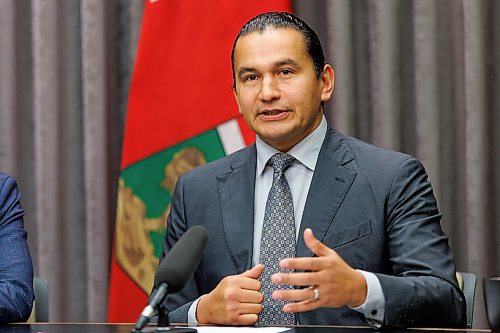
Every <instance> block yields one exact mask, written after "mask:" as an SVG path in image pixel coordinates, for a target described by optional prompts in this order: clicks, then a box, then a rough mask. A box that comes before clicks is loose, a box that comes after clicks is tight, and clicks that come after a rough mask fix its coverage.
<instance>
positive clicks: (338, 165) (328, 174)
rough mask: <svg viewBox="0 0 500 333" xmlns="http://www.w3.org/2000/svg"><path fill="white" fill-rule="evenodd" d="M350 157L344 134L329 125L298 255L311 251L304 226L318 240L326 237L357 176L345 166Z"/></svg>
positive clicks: (301, 233)
mask: <svg viewBox="0 0 500 333" xmlns="http://www.w3.org/2000/svg"><path fill="white" fill-rule="evenodd" d="M353 158H354V155H353V153H352V152H351V151H350V150H349V148H348V147H347V145H346V144H345V143H344V142H343V136H342V135H341V134H339V133H337V132H335V130H334V129H332V128H329V129H328V132H327V134H326V137H325V141H324V142H323V145H322V147H321V151H320V153H319V156H318V162H317V163H316V168H315V171H314V175H313V179H312V181H311V186H310V188H309V193H308V195H307V199H306V204H305V208H304V213H303V215H302V221H301V224H300V232H299V237H298V241H297V250H296V256H297V257H309V256H312V255H313V253H312V251H310V250H309V249H308V248H307V246H306V245H305V243H304V230H305V229H306V228H311V229H312V230H313V232H314V235H315V236H316V237H317V238H318V239H319V240H323V238H324V237H325V235H326V233H327V231H328V229H329V228H330V225H331V224H332V222H333V219H334V218H335V215H336V214H337V211H338V209H339V207H340V205H341V204H342V201H343V200H344V198H345V196H346V194H347V192H348V191H349V188H350V187H351V185H352V183H353V181H354V179H355V178H356V172H355V171H352V170H349V169H347V168H346V167H345V166H344V165H345V164H346V163H347V162H349V161H352V160H353Z"/></svg>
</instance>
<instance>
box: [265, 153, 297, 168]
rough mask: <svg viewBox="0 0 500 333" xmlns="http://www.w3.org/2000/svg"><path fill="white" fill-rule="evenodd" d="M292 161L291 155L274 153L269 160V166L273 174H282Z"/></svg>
mask: <svg viewBox="0 0 500 333" xmlns="http://www.w3.org/2000/svg"><path fill="white" fill-rule="evenodd" d="M294 161H295V158H294V157H293V156H292V155H288V154H285V153H276V154H274V155H273V156H271V158H270V159H269V164H271V165H272V166H273V169H274V172H275V173H283V172H284V171H285V170H286V169H287V168H288V167H289V166H290V165H292V164H293V162H294Z"/></svg>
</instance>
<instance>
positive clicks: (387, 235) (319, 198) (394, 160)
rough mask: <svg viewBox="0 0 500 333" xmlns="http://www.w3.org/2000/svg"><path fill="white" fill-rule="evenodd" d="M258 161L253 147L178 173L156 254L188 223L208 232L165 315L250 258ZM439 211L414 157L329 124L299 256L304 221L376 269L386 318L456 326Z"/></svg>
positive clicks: (313, 318) (333, 316) (350, 313)
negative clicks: (195, 265) (188, 277)
mask: <svg viewBox="0 0 500 333" xmlns="http://www.w3.org/2000/svg"><path fill="white" fill-rule="evenodd" d="M255 167H256V148H255V145H253V146H250V147H247V148H244V149H242V150H240V151H238V152H236V153H234V154H232V155H229V156H227V157H225V158H223V159H220V160H218V161H215V162H212V163H209V164H207V165H205V166H202V167H199V168H197V169H194V170H193V171H191V172H189V173H187V174H185V175H184V176H182V177H180V178H179V180H178V182H177V186H176V189H175V192H174V194H173V197H172V204H171V212H170V215H169V217H168V222H167V223H168V226H167V234H166V236H165V240H164V244H163V256H164V255H165V254H166V253H167V252H168V251H169V249H170V248H171V247H172V246H173V244H175V242H176V241H177V240H178V239H179V238H180V237H181V236H182V234H183V233H184V232H185V231H186V230H187V229H188V228H190V227H192V226H193V225H198V224H201V225H204V226H205V227H206V228H207V229H208V233H209V236H208V244H207V247H206V249H205V251H204V254H203V257H202V259H201V263H200V265H199V267H198V268H197V270H196V272H195V274H194V277H193V278H192V280H191V281H190V282H189V283H188V284H187V286H186V287H185V288H184V290H183V291H181V292H179V293H176V294H173V295H169V296H168V297H167V300H166V306H167V308H168V310H169V311H171V312H170V320H171V321H172V322H186V321H187V312H188V309H189V306H190V305H191V303H192V301H193V300H195V299H196V298H198V297H199V296H201V295H203V294H206V293H209V292H210V291H211V290H213V289H214V288H215V287H216V286H217V284H218V283H219V281H220V280H221V279H222V278H224V277H226V276H228V275H235V274H240V273H242V272H244V271H245V270H247V269H249V268H250V267H251V266H252V242H253V211H254V188H255ZM263 200H265V198H263ZM440 219H441V215H440V213H439V211H438V208H437V204H436V200H435V198H434V195H433V191H432V188H431V185H430V183H429V182H428V180H427V174H426V172H425V170H424V168H423V167H422V165H421V164H420V162H419V161H418V160H416V159H415V158H413V157H411V156H408V155H405V154H401V153H397V152H392V151H387V150H383V149H380V148H377V147H374V146H371V145H369V144H367V143H364V142H361V141H359V140H356V139H353V138H350V137H347V136H344V135H343V134H340V133H339V132H337V131H335V130H334V129H333V128H329V129H328V132H327V135H326V138H325V140H324V142H323V145H322V148H321V151H320V154H319V157H318V162H317V164H316V170H315V171H314V176H313V179H312V183H311V186H310V189H309V193H308V196H307V200H306V205H305V209H304V213H303V217H302V221H301V227H300V229H301V230H300V232H299V238H298V242H297V250H296V256H297V257H305V256H312V255H313V253H312V252H311V251H310V250H309V249H308V248H307V247H306V246H305V244H304V240H303V231H304V229H305V228H311V229H312V230H313V232H314V234H315V235H316V237H318V239H320V240H321V241H322V242H323V243H325V244H326V245H327V246H329V247H330V248H332V249H335V250H336V251H337V252H338V253H339V254H340V255H341V256H342V258H343V259H344V260H345V261H346V262H347V263H348V264H349V265H350V266H352V267H353V268H357V269H362V270H365V271H368V272H373V273H375V274H376V275H377V277H378V278H379V280H380V283H381V285H382V289H383V292H384V295H385V299H386V307H385V320H384V324H385V325H388V326H403V327H415V326H427V327H438V326H445V327H456V326H460V327H463V326H464V325H465V298H464V296H463V294H462V292H461V291H460V289H459V287H458V284H457V282H456V279H455V265H454V262H453V258H452V254H451V250H450V248H449V245H448V238H447V237H446V236H445V235H444V234H443V232H442V230H441V227H440ZM163 256H162V257H163ZM332 278H333V277H332ZM298 319H299V322H300V324H330V325H347V324H348V325H366V322H365V321H364V317H363V315H362V314H360V313H358V312H356V311H354V310H352V309H349V308H348V307H342V308H321V309H318V310H314V311H309V312H305V313H299V314H298Z"/></svg>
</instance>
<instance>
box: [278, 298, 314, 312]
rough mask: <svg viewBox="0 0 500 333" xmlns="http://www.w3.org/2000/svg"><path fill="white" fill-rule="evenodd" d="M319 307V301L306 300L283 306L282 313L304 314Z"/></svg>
mask: <svg viewBox="0 0 500 333" xmlns="http://www.w3.org/2000/svg"><path fill="white" fill-rule="evenodd" d="M320 307H321V303H320V302H319V301H313V300H306V301H302V302H297V303H288V304H285V306H283V312H287V313H297V312H306V311H311V310H315V309H319V308H320Z"/></svg>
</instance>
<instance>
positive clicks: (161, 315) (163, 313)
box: [132, 303, 198, 333]
mask: <svg viewBox="0 0 500 333" xmlns="http://www.w3.org/2000/svg"><path fill="white" fill-rule="evenodd" d="M132 332H136V333H138V332H145V333H146V332H147V333H149V332H172V333H196V332H198V331H197V330H196V329H195V328H189V327H170V321H169V320H168V310H167V308H166V307H165V306H164V305H163V303H160V305H159V306H158V326H146V327H144V328H143V329H141V330H136V329H134V330H132Z"/></svg>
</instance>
